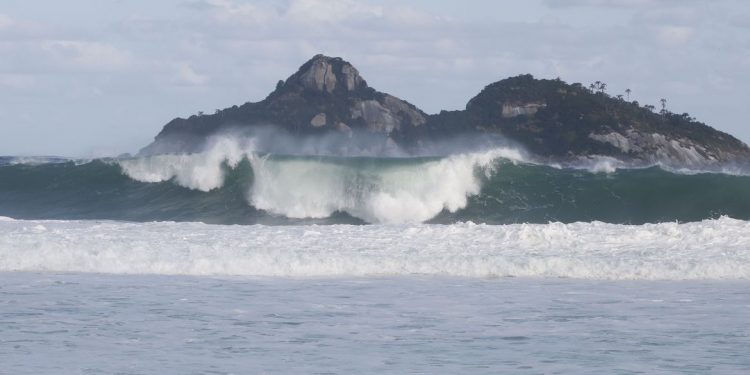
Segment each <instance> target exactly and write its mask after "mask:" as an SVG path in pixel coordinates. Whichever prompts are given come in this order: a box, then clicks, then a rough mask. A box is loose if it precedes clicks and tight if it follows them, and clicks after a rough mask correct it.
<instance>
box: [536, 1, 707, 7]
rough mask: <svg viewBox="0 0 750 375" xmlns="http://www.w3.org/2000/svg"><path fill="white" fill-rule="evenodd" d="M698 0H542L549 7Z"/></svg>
mask: <svg viewBox="0 0 750 375" xmlns="http://www.w3.org/2000/svg"><path fill="white" fill-rule="evenodd" d="M696 1H698V0H544V4H545V5H547V6H548V7H551V8H573V7H591V8H643V7H659V6H665V5H684V4H689V3H692V2H696Z"/></svg>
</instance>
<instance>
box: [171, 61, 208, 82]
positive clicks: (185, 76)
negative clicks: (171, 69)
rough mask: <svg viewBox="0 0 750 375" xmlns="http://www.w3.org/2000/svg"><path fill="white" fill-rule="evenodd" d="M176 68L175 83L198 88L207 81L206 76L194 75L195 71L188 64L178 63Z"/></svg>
mask: <svg viewBox="0 0 750 375" xmlns="http://www.w3.org/2000/svg"><path fill="white" fill-rule="evenodd" d="M176 68H177V74H176V78H177V82H178V83H180V84H187V85H192V86H200V85H203V84H205V83H207V82H208V81H209V78H208V77H207V76H204V75H202V74H198V73H196V71H195V70H194V69H193V68H192V67H191V66H190V64H188V63H185V62H183V63H179V64H177V66H176Z"/></svg>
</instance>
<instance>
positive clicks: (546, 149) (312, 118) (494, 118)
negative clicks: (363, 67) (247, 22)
mask: <svg viewBox="0 0 750 375" xmlns="http://www.w3.org/2000/svg"><path fill="white" fill-rule="evenodd" d="M261 125H274V126H276V127H279V128H281V129H284V130H285V131H287V132H289V133H290V134H295V135H315V134H338V135H340V136H343V137H348V138H357V137H356V135H357V134H370V135H378V136H381V137H383V139H385V140H387V141H388V142H390V143H393V144H399V145H401V146H403V147H404V148H407V149H408V148H418V147H419V146H420V145H421V144H422V143H423V141H426V140H444V139H451V138H453V137H456V136H458V135H465V134H473V135H480V136H501V137H504V138H507V139H510V140H513V141H515V142H518V143H520V144H522V145H523V146H525V147H526V148H527V149H528V150H529V151H531V152H532V153H534V154H536V155H539V156H540V157H543V158H550V159H555V160H575V159H580V158H586V157H591V156H594V155H598V156H606V157H612V158H617V159H619V160H624V161H635V162H639V163H644V164H646V163H665V164H670V165H676V166H687V167H694V166H695V167H701V166H706V165H714V164H720V163H731V162H741V163H746V162H748V160H750V149H749V148H748V147H747V145H745V144H744V143H742V142H741V141H739V140H737V139H736V138H734V137H732V136H731V135H729V134H726V133H723V132H720V131H717V130H715V129H713V128H711V127H709V126H707V125H705V124H703V123H701V122H698V121H696V120H695V119H693V118H691V117H690V116H689V115H688V114H680V115H678V114H674V113H671V112H669V111H666V110H665V111H661V112H658V113H657V112H654V110H653V107H650V108H649V107H644V106H640V105H639V104H638V103H637V102H630V101H626V100H624V99H623V98H622V97H619V98H616V97H611V96H609V95H608V94H606V93H605V92H604V90H603V89H601V90H594V89H590V88H587V87H584V86H583V85H581V84H578V83H574V84H568V83H565V82H563V81H561V80H559V79H556V80H544V79H535V78H534V77H532V76H531V75H521V76H517V77H511V78H508V79H504V80H501V81H499V82H496V83H493V84H490V85H488V86H487V87H485V88H484V90H482V91H481V92H480V93H479V94H478V95H477V96H475V97H474V98H472V99H471V100H470V101H469V103H468V104H467V105H466V109H465V110H462V111H442V112H440V113H438V114H435V115H427V114H425V113H424V112H422V111H421V110H419V109H418V108H416V107H415V106H414V105H412V104H410V103H408V102H406V101H404V100H401V99H399V98H397V97H394V96H391V95H389V94H385V93H382V92H379V91H377V90H375V89H373V88H371V87H369V86H368V85H367V82H366V81H365V80H364V79H363V78H362V76H360V74H359V72H358V71H357V69H356V68H354V67H353V66H352V65H351V64H349V63H348V62H346V61H344V60H342V59H341V58H332V57H327V56H323V55H317V56H315V57H313V58H312V59H311V60H310V61H308V62H306V63H305V64H303V65H302V66H301V67H300V69H299V70H298V71H297V72H296V73H294V74H292V75H291V76H290V77H289V78H287V79H286V80H285V81H279V83H278V85H277V87H276V89H275V90H274V91H273V92H272V93H271V94H269V95H268V97H266V98H265V99H264V100H262V101H260V102H257V103H245V104H243V105H241V106H233V107H230V108H226V109H224V110H220V111H217V112H216V113H215V114H211V115H200V116H191V117H190V118H187V119H183V118H177V119H174V120H172V121H170V122H169V123H168V124H166V125H165V126H164V128H163V129H162V131H161V132H160V133H159V134H158V135H157V136H156V139H155V140H154V142H153V143H152V144H150V145H149V146H147V147H145V148H144V149H143V150H141V154H153V153H169V152H190V151H194V150H197V149H199V148H200V146H201V145H202V142H203V141H205V140H206V138H207V137H208V136H210V135H212V134H216V133H217V132H220V131H222V130H223V129H227V128H230V127H239V128H253V127H256V126H261Z"/></svg>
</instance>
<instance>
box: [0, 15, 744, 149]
mask: <svg viewBox="0 0 750 375" xmlns="http://www.w3.org/2000/svg"><path fill="white" fill-rule="evenodd" d="M317 53H324V54H327V55H332V56H341V57H343V58H345V59H346V60H349V61H350V62H351V63H352V64H354V66H356V67H357V68H358V69H359V71H360V73H361V74H362V75H363V76H364V78H365V79H366V80H367V81H368V83H369V84H370V85H371V86H373V87H374V88H376V89H378V90H380V91H384V92H388V93H390V94H393V95H396V96H398V97H401V98H403V99H406V100H408V101H409V102H411V103H413V104H415V105H417V106H418V107H420V108H422V109H423V110H425V111H427V112H428V113H434V112H437V111H439V110H440V109H460V108H463V107H464V106H465V105H466V102H467V101H468V100H469V99H470V98H471V97H473V96H474V95H476V94H477V93H478V92H479V91H480V90H481V89H482V88H483V87H484V86H485V85H487V84H490V83H492V82H495V81H497V80H500V79H502V78H505V77H508V76H512V75H517V74H521V73H531V74H534V75H535V76H537V77H541V78H554V77H558V76H559V77H560V78H561V79H563V80H565V81H568V82H582V83H584V84H588V83H590V82H593V81H596V80H601V81H604V82H606V83H607V84H608V88H609V89H608V91H609V92H610V93H612V94H617V93H623V92H624V90H625V89H626V88H630V89H631V90H632V91H633V94H632V96H631V99H635V100H638V101H639V102H641V103H642V104H653V105H657V106H658V101H659V98H662V97H664V98H666V99H667V100H668V104H667V106H668V108H669V109H670V110H672V111H673V112H678V113H682V112H689V113H690V114H691V115H693V116H695V117H697V118H698V119H699V120H701V121H704V122H706V123H708V124H709V125H711V126H714V127H716V128H718V129H721V130H724V131H727V132H729V133H731V134H733V135H735V136H737V137H738V138H740V139H742V140H743V141H745V142H748V141H750V127H748V126H746V122H747V120H746V118H747V117H748V115H747V106H748V104H747V102H748V99H750V95H748V94H747V93H746V90H747V89H748V88H750V2H748V1H744V0H712V1H698V0H526V1H489V0H487V1H484V0H476V1H460V2H459V1H452V2H447V1H446V2H439V1H427V0H421V1H409V2H407V1H396V0H382V1H377V0H367V1H353V0H280V1H270V0H267V1H243V0H161V1H152V0H127V1H125V0H66V1H30V0H18V1H15V0H0V155H65V156H84V157H88V156H105V155H114V154H118V153H121V152H133V151H137V150H138V149H139V148H140V147H142V146H144V145H146V144H147V143H149V142H150V141H151V139H152V138H153V136H154V135H156V133H157V132H158V131H159V130H160V129H161V127H162V126H163V125H164V124H165V123H166V122H167V121H169V120H170V119H172V118H174V117H185V116H189V115H191V114H195V113H197V112H198V111H205V112H213V110H214V109H217V108H224V107H229V106H231V105H234V104H242V103H244V102H248V101H258V100H261V99H263V98H264V97H265V96H266V95H267V94H268V93H269V92H270V91H271V90H273V88H274V87H275V84H276V82H277V81H278V80H279V79H285V78H286V77H287V76H289V75H290V74H292V73H294V72H295V71H296V70H297V68H298V67H299V66H300V65H301V64H302V63H304V62H305V61H306V60H307V59H309V58H310V57H312V56H313V55H315V54H317Z"/></svg>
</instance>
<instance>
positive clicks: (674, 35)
mask: <svg viewBox="0 0 750 375" xmlns="http://www.w3.org/2000/svg"><path fill="white" fill-rule="evenodd" d="M694 34H695V30H693V29H692V28H690V27H685V26H661V27H659V28H657V37H658V38H659V41H660V42H662V43H664V44H667V45H673V46H675V45H683V44H685V43H687V42H688V41H690V39H691V38H692V37H693V35H694Z"/></svg>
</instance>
